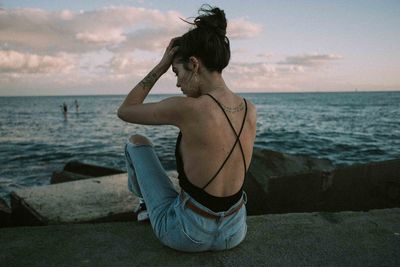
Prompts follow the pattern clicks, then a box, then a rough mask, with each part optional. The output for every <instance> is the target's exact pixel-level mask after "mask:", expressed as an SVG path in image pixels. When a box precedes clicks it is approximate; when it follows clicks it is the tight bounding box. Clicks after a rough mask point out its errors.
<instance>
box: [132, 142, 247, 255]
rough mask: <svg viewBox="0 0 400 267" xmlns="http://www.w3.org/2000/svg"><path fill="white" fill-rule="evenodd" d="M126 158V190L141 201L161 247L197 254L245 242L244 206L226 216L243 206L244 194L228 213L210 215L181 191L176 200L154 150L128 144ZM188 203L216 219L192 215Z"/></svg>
mask: <svg viewBox="0 0 400 267" xmlns="http://www.w3.org/2000/svg"><path fill="white" fill-rule="evenodd" d="M125 155H126V166H127V171H128V188H129V190H130V191H131V192H133V193H134V194H135V195H137V196H138V197H142V198H143V199H144V201H145V203H146V207H147V210H148V212H149V218H150V223H151V226H152V228H153V230H154V233H155V235H156V236H157V238H158V239H159V240H160V241H161V242H162V243H163V244H164V245H166V246H168V247H170V248H173V249H176V250H180V251H187V252H199V251H207V250H224V249H230V248H233V247H235V246H237V245H239V244H240V243H241V242H242V241H243V240H244V238H245V236H246V232H247V224H246V206H245V205H242V207H241V208H240V209H239V210H238V211H237V212H236V213H234V214H232V215H229V216H225V214H229V212H230V211H231V210H232V209H235V208H237V205H241V204H242V201H243V202H244V203H246V201H247V199H246V194H245V193H243V196H242V199H241V200H240V201H239V202H237V203H236V204H234V205H233V206H232V207H231V208H230V209H229V210H228V211H224V212H213V211H211V210H210V209H208V208H207V207H205V206H203V205H202V204H200V203H198V202H197V201H196V200H194V199H193V198H192V197H191V196H190V195H189V194H187V193H186V192H184V191H183V190H182V192H180V194H182V196H181V197H180V196H179V193H178V192H177V191H176V190H175V188H174V186H173V184H172V182H171V180H170V179H169V177H168V175H167V173H166V171H165V170H164V168H163V167H162V165H161V163H160V161H159V159H158V157H157V155H156V153H155V151H154V148H153V146H151V145H147V144H146V145H143V144H140V145H137V144H133V143H131V142H130V141H129V140H128V142H127V144H126V146H125ZM187 201H190V202H191V203H192V204H194V205H196V206H197V207H198V208H200V209H202V210H204V211H206V212H208V213H210V214H214V215H217V216H218V218H216V219H212V218H206V217H203V216H201V215H199V214H198V213H195V212H194V211H193V210H191V209H190V208H188V207H187V206H186V205H185V204H186V202H187Z"/></svg>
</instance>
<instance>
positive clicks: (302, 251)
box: [0, 208, 400, 266]
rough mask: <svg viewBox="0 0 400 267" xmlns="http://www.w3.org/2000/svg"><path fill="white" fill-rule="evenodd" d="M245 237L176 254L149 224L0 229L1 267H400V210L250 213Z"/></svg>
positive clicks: (122, 223) (123, 223)
mask: <svg viewBox="0 0 400 267" xmlns="http://www.w3.org/2000/svg"><path fill="white" fill-rule="evenodd" d="M248 226H249V227H248V235H247V237H246V240H245V241H244V242H243V243H242V244H241V245H240V246H238V247H237V248H234V249H232V250H229V251H224V252H206V253H195V254H189V253H181V252H177V251H174V250H171V249H169V248H167V247H164V246H162V245H161V243H159V242H158V240H157V239H156V238H155V236H154V234H153V232H152V230H151V228H150V225H149V224H140V223H137V222H118V223H106V224H103V223H102V224H74V225H52V226H43V227H18V228H3V229H0V247H1V250H0V265H1V266H400V253H399V251H400V209H399V208H394V209H386V210H372V211H369V212H340V213H295V214H279V215H261V216H253V217H249V218H248Z"/></svg>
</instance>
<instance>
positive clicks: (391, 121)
mask: <svg viewBox="0 0 400 267" xmlns="http://www.w3.org/2000/svg"><path fill="white" fill-rule="evenodd" d="M242 96H244V97H245V98H246V99H248V100H250V101H252V102H253V103H254V104H255V105H256V107H257V109H258V114H257V115H258V117H257V138H256V146H258V147H264V148H268V149H273V150H277V151H281V152H285V153H292V154H302V155H309V156H313V157H319V158H327V159H330V160H331V161H332V162H333V163H334V164H337V165H343V164H347V165H348V164H355V163H366V162H371V161H382V160H388V159H394V158H400V92H369V93H365V92H363V93H356V92H354V93H290V94H285V93H264V94H242ZM165 97H167V96H166V95H151V96H149V98H148V99H147V100H146V101H148V102H154V101H158V100H161V99H163V98H165ZM123 99H124V96H122V95H121V96H49V97H0V111H1V112H0V197H2V198H4V199H6V200H8V194H9V192H11V191H13V190H15V189H17V188H22V187H28V186H33V185H42V184H48V183H49V180H50V177H51V174H52V172H53V171H56V170H61V169H62V168H63V166H64V164H65V163H66V162H68V161H70V160H79V161H83V162H86V163H92V164H98V165H104V166H108V167H113V168H118V169H122V170H125V161H124V154H123V146H124V143H125V141H126V139H127V137H128V136H129V135H130V134H132V133H139V134H144V135H146V136H148V137H149V138H150V139H151V140H152V141H153V143H154V144H155V149H156V151H157V153H158V155H159V156H160V157H161V162H162V164H163V165H164V167H165V168H166V169H167V170H171V169H174V168H175V159H174V147H175V140H176V136H177V134H178V129H177V128H175V127H173V126H142V125H132V124H128V123H125V122H123V121H121V120H119V119H118V117H117V116H116V111H117V108H118V107H119V105H120V104H121V103H122V101H123ZM74 100H77V101H78V102H79V105H80V107H79V111H78V112H77V111H76V110H75V106H74ZM63 102H65V103H67V105H68V108H69V111H68V115H67V116H66V117H65V116H64V115H63V113H62V111H61V106H60V105H62V103H63Z"/></svg>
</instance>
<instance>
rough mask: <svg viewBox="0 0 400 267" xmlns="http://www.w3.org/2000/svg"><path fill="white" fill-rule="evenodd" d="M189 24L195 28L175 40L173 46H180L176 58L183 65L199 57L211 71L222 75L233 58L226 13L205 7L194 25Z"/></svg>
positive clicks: (200, 11) (202, 7) (216, 8)
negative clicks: (227, 34) (227, 33)
mask: <svg viewBox="0 0 400 267" xmlns="http://www.w3.org/2000/svg"><path fill="white" fill-rule="evenodd" d="M185 21H186V20H185ZM186 22H188V21H186ZM188 23H190V24H192V25H194V26H195V27H194V28H193V29H191V30H189V31H188V32H187V33H185V34H184V35H182V36H181V37H179V38H178V39H176V40H175V42H174V44H173V46H174V47H175V46H179V50H178V51H177V54H176V56H175V57H177V58H179V61H181V62H183V63H187V62H188V61H189V57H191V56H195V57H198V58H199V59H200V60H201V62H202V63H203V65H204V66H205V67H206V68H207V69H208V70H209V71H211V72H212V71H217V72H219V73H221V72H222V70H223V69H224V68H225V67H226V66H227V65H228V63H229V59H230V57H231V51H230V46H229V39H228V37H226V26H227V21H226V18H225V12H224V11H223V10H221V9H219V8H218V7H211V6H210V5H203V6H201V8H200V9H199V16H197V17H196V18H195V19H194V22H193V23H191V22H188ZM184 65H185V64H184Z"/></svg>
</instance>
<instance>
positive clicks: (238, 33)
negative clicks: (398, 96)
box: [227, 18, 262, 39]
mask: <svg viewBox="0 0 400 267" xmlns="http://www.w3.org/2000/svg"><path fill="white" fill-rule="evenodd" d="M261 32H262V26H261V25H260V24H256V23H253V22H250V21H248V20H246V19H245V18H238V19H232V20H229V21H228V27H227V36H228V37H229V38H232V39H247V38H253V37H256V36H258V35H259V34H260V33H261Z"/></svg>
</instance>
